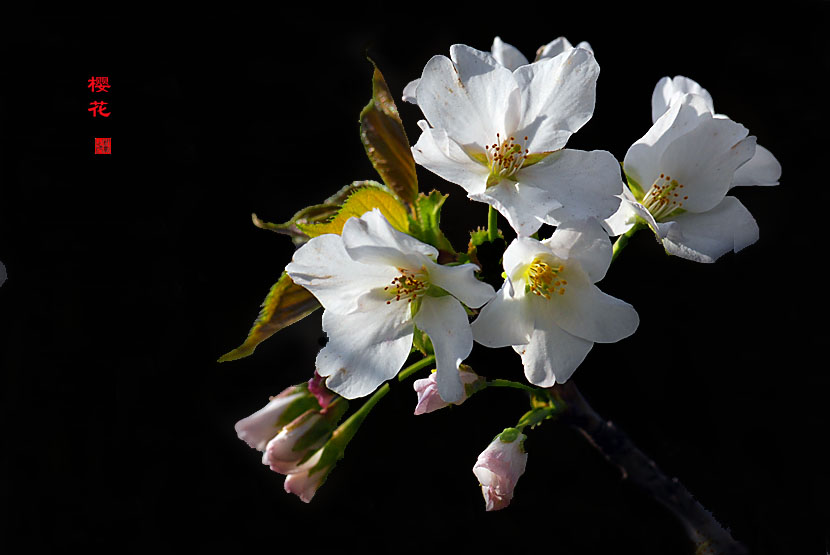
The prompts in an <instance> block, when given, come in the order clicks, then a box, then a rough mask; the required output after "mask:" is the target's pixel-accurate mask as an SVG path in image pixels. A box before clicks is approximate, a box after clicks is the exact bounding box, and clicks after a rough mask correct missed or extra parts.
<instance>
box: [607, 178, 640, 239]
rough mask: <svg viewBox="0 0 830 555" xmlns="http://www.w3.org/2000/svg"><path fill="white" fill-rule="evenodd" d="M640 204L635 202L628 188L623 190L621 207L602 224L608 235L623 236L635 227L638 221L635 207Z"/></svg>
mask: <svg viewBox="0 0 830 555" xmlns="http://www.w3.org/2000/svg"><path fill="white" fill-rule="evenodd" d="M635 204H638V203H637V201H636V200H634V195H632V194H631V191H629V190H628V187H626V188H624V189H623V192H622V195H620V207H619V209H618V210H617V211H616V212H614V214H613V215H612V216H611V217H609V218H606V219H605V220H604V221H603V222H602V224H603V226H604V227H605V229H606V230H607V231H608V234H609V235H611V236H612V237H613V236H617V235H622V234H623V233H625V232H627V231H628V230H629V229H631V228H632V227H633V226H634V223H635V222H636V221H637V211H636V210H635V208H634V205H635Z"/></svg>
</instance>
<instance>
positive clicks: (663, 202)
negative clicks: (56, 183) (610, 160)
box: [605, 77, 781, 262]
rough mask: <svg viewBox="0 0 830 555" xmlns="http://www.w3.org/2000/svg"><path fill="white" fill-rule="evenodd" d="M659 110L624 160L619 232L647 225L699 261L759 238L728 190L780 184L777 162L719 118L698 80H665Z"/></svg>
mask: <svg viewBox="0 0 830 555" xmlns="http://www.w3.org/2000/svg"><path fill="white" fill-rule="evenodd" d="M683 91H691V92H683ZM663 107H665V111H663V112H662V114H660V111H661V110H663ZM652 108H653V115H654V116H656V120H655V122H654V125H652V127H651V129H649V131H648V132H647V133H646V134H645V135H644V136H643V137H642V138H641V139H640V140H638V141H637V142H635V143H634V144H633V145H632V146H631V148H629V150H628V152H627V153H626V155H625V159H624V161H623V166H624V170H625V173H626V175H627V176H628V178H629V182H633V186H632V190H631V191H629V190H625V191H624V192H623V196H622V198H623V202H622V204H621V206H620V209H619V211H618V212H617V213H616V214H615V215H614V216H612V217H611V218H609V219H607V220H606V222H605V223H606V226H607V228H608V229H609V230H610V232H611V233H612V235H619V234H622V233H625V232H626V231H628V230H629V229H630V228H631V227H632V226H633V225H635V223H637V222H638V221H639V222H645V223H646V224H648V226H649V227H650V228H651V229H652V231H654V233H655V234H656V236H657V237H658V240H659V241H661V242H662V244H663V246H664V248H665V250H666V252H668V253H669V254H673V255H676V256H680V257H682V258H686V259H689V260H693V261H697V262H714V261H715V260H717V259H718V258H719V257H720V256H722V255H723V254H726V253H727V252H729V251H734V252H738V251H740V250H741V249H743V248H744V247H746V246H748V245H751V244H752V243H754V242H755V241H757V240H758V235H759V231H758V225H757V224H756V222H755V219H754V218H753V217H752V215H751V214H750V213H749V211H748V210H747V209H746V208H745V207H744V206H743V204H741V203H740V201H738V199H736V198H734V197H731V196H727V193H728V192H729V190H730V189H731V188H732V187H734V186H737V185H776V184H777V183H778V178H779V176H780V173H781V166H780V164H778V162H777V160H775V158H774V157H773V156H772V154H771V153H769V151H768V150H766V149H759V148H757V145H756V142H755V137H754V136H751V135H749V133H748V131H747V129H746V128H745V127H744V126H742V125H740V124H738V123H736V122H734V121H732V120H731V119H729V118H727V117H726V116H722V115H718V114H715V113H714V111H713V107H712V99H711V96H710V95H709V94H708V92H706V91H705V89H702V88H701V87H700V86H699V85H697V83H695V82H694V81H691V80H689V79H686V78H680V77H676V78H675V79H674V80H670V81H667V80H665V79H664V80H661V82H660V83H658V86H657V88H656V89H655V93H654V96H653V99H652ZM658 114H659V115H658Z"/></svg>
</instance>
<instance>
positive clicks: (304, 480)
mask: <svg viewBox="0 0 830 555" xmlns="http://www.w3.org/2000/svg"><path fill="white" fill-rule="evenodd" d="M322 454H323V449H319V450H318V451H317V452H316V453H315V454H314V455H313V456H312V457H311V458H310V459H308V460H307V461H306V462H304V463H303V464H301V465H300V466H298V467H296V468H295V469H294V470H293V472H291V473H290V474H289V475H288V476H286V477H285V485H284V488H285V491H286V492H288V493H293V494H294V495H296V496H297V497H299V498H300V500H301V501H302V502H303V503H309V502H310V501H311V499H312V498H313V497H314V494H315V493H317V489H318V488H319V487H320V486H321V485H323V482H324V481H325V479H326V477H327V476H328V474H329V471H330V470H331V467H329V468H321V469H317V470H316V471H315V472H313V473H312V472H311V470H312V469H313V468H314V467H315V466H316V465H317V463H319V462H320V457H321V456H322Z"/></svg>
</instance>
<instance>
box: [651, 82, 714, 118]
mask: <svg viewBox="0 0 830 555" xmlns="http://www.w3.org/2000/svg"><path fill="white" fill-rule="evenodd" d="M684 94H696V95H698V96H700V97H701V98H703V101H704V103H705V105H706V108H707V109H708V110H709V112H710V113H712V114H714V113H715V106H714V103H713V102H712V95H710V94H709V91H707V90H706V89H704V88H703V87H701V86H700V85H698V84H697V82H695V81H693V80H692V79H689V78H688V77H683V76H682V75H677V76H675V77H674V79H672V78H671V77H663V78H662V79H660V81H658V82H657V85H656V86H655V87H654V92H653V93H652V94H651V121H652V123H653V122H656V121H657V120H658V118H660V116H662V115H663V114H665V113H666V111H667V110H668V109H669V107H670V106H671V104H672V103H673V102H675V101H677V100H678V99H679V98H680V97H682V96H683V95H684Z"/></svg>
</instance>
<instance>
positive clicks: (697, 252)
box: [663, 197, 759, 262]
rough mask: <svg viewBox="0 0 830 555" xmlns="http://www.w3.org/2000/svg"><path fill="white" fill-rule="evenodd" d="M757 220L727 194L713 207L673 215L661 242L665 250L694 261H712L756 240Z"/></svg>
mask: <svg viewBox="0 0 830 555" xmlns="http://www.w3.org/2000/svg"><path fill="white" fill-rule="evenodd" d="M758 235H759V231H758V224H757V223H756V222H755V218H753V217H752V214H750V213H749V210H747V209H746V207H745V206H744V205H743V204H741V203H740V201H738V199H736V198H734V197H726V198H724V199H723V201H722V202H721V203H720V204H719V205H717V206H716V207H715V208H713V209H712V210H709V211H707V212H703V213H701V214H695V213H691V212H687V213H685V214H680V215H679V216H677V217H676V218H675V219H674V225H673V226H672V227H671V229H670V230H669V232H668V233H667V235H666V237H665V238H664V239H663V246H664V247H665V248H666V252H668V253H669V254H673V255H675V256H679V257H681V258H686V259H688V260H693V261H695V262H714V261H715V260H717V259H718V258H720V257H721V256H722V255H724V254H726V253H728V252H730V251H731V252H738V251H740V250H741V249H743V248H745V247H747V246H749V245H751V244H752V243H754V242H755V241H757V240H758Z"/></svg>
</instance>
